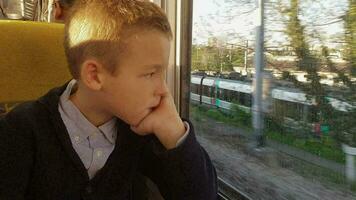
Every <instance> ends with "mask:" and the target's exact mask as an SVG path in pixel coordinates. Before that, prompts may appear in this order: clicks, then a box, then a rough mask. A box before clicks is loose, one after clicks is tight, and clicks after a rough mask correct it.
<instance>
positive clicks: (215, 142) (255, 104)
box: [189, 0, 356, 200]
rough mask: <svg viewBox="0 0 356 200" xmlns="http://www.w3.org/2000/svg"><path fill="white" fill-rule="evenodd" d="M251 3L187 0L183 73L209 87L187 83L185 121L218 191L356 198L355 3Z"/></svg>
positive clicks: (230, 194) (261, 196)
mask: <svg viewBox="0 0 356 200" xmlns="http://www.w3.org/2000/svg"><path fill="white" fill-rule="evenodd" d="M256 2H260V1H238V0H230V1H216V0H195V1H193V11H192V13H193V14H192V15H193V17H192V22H191V23H192V24H193V26H192V27H193V29H192V41H191V51H189V52H191V62H190V63H191V66H190V68H191V69H190V70H191V73H190V77H191V80H194V81H195V82H197V80H201V79H202V78H203V75H201V74H204V76H205V77H206V79H209V81H210V82H209V81H207V80H204V81H203V82H204V83H205V82H206V83H208V82H209V83H212V84H210V85H207V84H204V85H203V86H202V87H203V93H201V94H199V93H198V91H199V90H197V89H196V85H192V87H191V90H190V92H191V94H192V95H194V97H195V98H193V96H191V99H190V104H189V118H190V120H191V121H192V122H193V124H194V125H195V129H196V133H197V137H198V140H199V141H200V143H201V144H202V145H203V146H204V148H205V149H206V150H207V151H208V153H209V155H210V156H211V158H212V160H213V162H214V164H215V167H216V170H217V173H218V176H219V186H220V190H221V191H222V192H223V193H224V192H225V193H226V199H241V196H243V198H242V199H267V200H268V199H273V200H278V199H345V200H346V199H356V162H355V161H354V160H355V156H356V155H355V154H356V153H355V152H356V123H355V122H356V121H355V119H356V95H355V91H356V65H355V63H356V54H355V52H356V51H355V48H356V37H354V35H355V34H356V28H355V27H356V12H355V10H356V2H355V1H353V0H340V1H332V0H325V1H309V0H269V1H262V2H264V4H263V8H264V12H263V14H258V13H261V12H260V8H261V6H260V4H256ZM201 8H204V9H201ZM261 18H262V19H263V20H262V21H263V22H264V23H262V25H264V29H257V28H261V26H259V25H261V23H257V22H258V21H259V20H258V19H261ZM256 30H263V31H264V32H263V34H261V31H260V32H258V33H259V34H256V33H257V32H256ZM256 40H264V46H263V54H264V59H261V58H262V56H258V55H259V51H260V50H261V48H260V49H258V48H257V47H256ZM261 60H262V64H263V65H260V66H263V67H264V68H263V70H262V73H258V72H259V70H256V65H257V64H256V63H261V62H260V61H261ZM198 72H199V73H198ZM259 80H261V81H260V82H259ZM258 84H260V85H258ZM258 87H260V88H262V89H261V90H260V92H258ZM215 89H216V93H215ZM258 94H260V97H258ZM200 98H201V99H206V100H207V101H203V102H202V103H200V104H199V103H198V104H197V103H196V102H198V101H199V100H200ZM227 188H228V189H227ZM236 193H238V194H240V196H239V198H236V196H235V195H234V194H236Z"/></svg>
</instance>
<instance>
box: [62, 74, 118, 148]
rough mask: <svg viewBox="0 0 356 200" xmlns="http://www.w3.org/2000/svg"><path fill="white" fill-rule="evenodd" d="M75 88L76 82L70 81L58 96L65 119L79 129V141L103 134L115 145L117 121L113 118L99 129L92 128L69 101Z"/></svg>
mask: <svg viewBox="0 0 356 200" xmlns="http://www.w3.org/2000/svg"><path fill="white" fill-rule="evenodd" d="M76 87H77V81H76V80H75V79H73V80H71V81H70V82H69V83H68V85H67V88H66V90H65V91H64V92H63V93H62V95H61V96H60V102H59V103H60V106H61V107H62V110H63V112H64V114H65V115H66V117H68V118H69V119H70V120H71V121H72V122H73V123H75V125H76V126H77V128H78V129H79V134H78V135H79V140H80V141H83V140H86V139H87V138H88V137H89V136H91V135H93V134H104V136H105V138H106V139H107V140H108V141H109V142H110V143H112V144H115V141H116V135H117V133H116V132H117V128H116V121H117V119H116V118H113V119H111V120H109V121H108V122H106V123H105V124H103V125H101V126H99V127H96V126H94V125H93V124H92V123H91V122H89V120H88V119H87V118H86V117H85V116H84V115H83V114H82V113H81V112H80V110H79V109H78V108H77V107H76V106H75V105H74V103H73V102H72V101H71V100H70V99H69V97H70V95H71V94H72V93H73V92H75V90H76ZM72 90H73V92H72Z"/></svg>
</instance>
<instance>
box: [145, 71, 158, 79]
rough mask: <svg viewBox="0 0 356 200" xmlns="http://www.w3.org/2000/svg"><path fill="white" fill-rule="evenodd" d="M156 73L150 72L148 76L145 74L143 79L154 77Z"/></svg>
mask: <svg viewBox="0 0 356 200" xmlns="http://www.w3.org/2000/svg"><path fill="white" fill-rule="evenodd" d="M155 73H156V72H151V73H148V74H145V75H144V77H145V78H151V77H152V76H153V75H155Z"/></svg>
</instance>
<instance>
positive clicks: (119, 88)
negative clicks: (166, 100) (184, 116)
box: [101, 30, 170, 125]
mask: <svg viewBox="0 0 356 200" xmlns="http://www.w3.org/2000/svg"><path fill="white" fill-rule="evenodd" d="M169 50H170V41H169V39H168V38H167V37H166V36H165V35H164V34H163V33H160V32H158V31H154V30H150V31H140V32H138V33H137V32H136V33H134V34H133V35H131V36H130V37H128V39H127V40H125V50H124V51H125V52H122V53H121V54H120V56H119V60H120V61H119V63H120V64H119V66H118V68H117V70H116V72H115V74H113V75H112V74H110V73H105V74H104V76H105V77H104V83H103V89H102V95H101V98H102V100H103V105H104V106H105V110H106V112H108V114H110V115H113V116H116V117H119V118H120V119H122V120H124V121H125V122H126V123H128V124H130V125H137V124H139V123H140V122H141V121H142V120H143V119H144V118H145V117H146V116H147V115H148V114H149V113H151V112H152V111H153V110H154V108H155V107H157V106H158V105H159V103H160V100H161V96H162V95H163V94H165V93H167V92H168V90H167V86H166V83H165V73H166V68H167V66H168V58H169Z"/></svg>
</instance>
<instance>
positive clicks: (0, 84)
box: [0, 20, 71, 113]
mask: <svg viewBox="0 0 356 200" xmlns="http://www.w3.org/2000/svg"><path fill="white" fill-rule="evenodd" d="M63 38H64V26H63V25H62V24H54V23H52V24H50V23H41V22H29V21H13V20H0V113H1V110H5V111H8V109H9V106H11V105H14V104H16V103H18V102H23V101H28V100H33V99H37V98H38V97H40V96H42V95H43V94H45V93H46V92H47V91H48V90H49V89H51V88H53V87H55V86H59V85H61V84H63V83H65V82H66V81H68V80H69V79H70V78H71V75H70V73H69V70H68V67H67V62H66V59H65V55H64V48H63ZM1 106H2V108H1Z"/></svg>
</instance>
